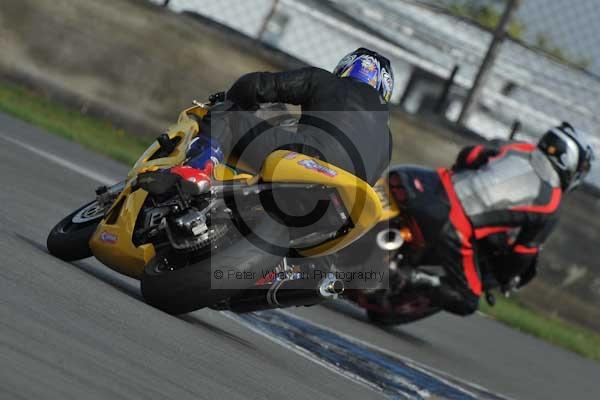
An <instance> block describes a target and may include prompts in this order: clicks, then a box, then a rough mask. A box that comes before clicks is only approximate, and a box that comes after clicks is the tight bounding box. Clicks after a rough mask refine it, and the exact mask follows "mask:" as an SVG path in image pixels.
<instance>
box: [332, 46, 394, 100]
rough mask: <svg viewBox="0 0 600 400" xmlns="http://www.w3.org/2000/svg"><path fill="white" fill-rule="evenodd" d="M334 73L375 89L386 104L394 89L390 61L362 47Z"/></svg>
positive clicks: (342, 62) (344, 60)
mask: <svg viewBox="0 0 600 400" xmlns="http://www.w3.org/2000/svg"><path fill="white" fill-rule="evenodd" d="M333 73H334V74H335V75H337V76H339V77H341V78H353V79H356V80H358V81H360V82H364V83H366V84H368V85H370V86H372V87H374V88H375V89H376V90H377V91H378V92H379V93H380V94H381V96H382V97H383V99H384V100H385V101H386V102H389V101H390V99H391V97H392V91H393V89H394V73H393V72H392V65H391V63H390V60H388V59H387V58H385V57H384V56H382V55H381V54H379V53H377V52H375V51H371V50H369V49H365V48H363V47H361V48H360V49H357V50H355V51H353V52H352V53H350V54H348V55H347V56H345V57H344V58H342V60H341V61H340V62H339V63H338V65H337V67H335V69H334V70H333Z"/></svg>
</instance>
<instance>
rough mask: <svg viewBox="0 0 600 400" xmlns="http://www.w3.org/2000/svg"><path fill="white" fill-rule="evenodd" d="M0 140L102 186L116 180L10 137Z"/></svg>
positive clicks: (2, 136)
mask: <svg viewBox="0 0 600 400" xmlns="http://www.w3.org/2000/svg"><path fill="white" fill-rule="evenodd" d="M0 139H2V140H6V141H7V142H9V143H12V144H15V145H17V146H19V147H21V148H23V149H25V150H28V151H30V152H32V153H35V154H37V155H38V156H40V157H43V158H45V159H46V160H48V161H51V162H53V163H55V164H58V165H60V166H61V167H64V168H66V169H68V170H70V171H73V172H76V173H78V174H79V175H82V176H85V177H86V178H90V179H92V180H94V181H96V182H99V183H101V184H103V185H111V184H113V183H115V182H116V181H117V180H116V179H114V178H110V177H108V176H106V175H103V174H100V173H98V172H95V171H92V170H91V169H89V168H86V167H83V166H81V165H77V164H75V163H73V162H71V161H69V160H66V159H64V158H62V157H60V156H57V155H55V154H52V153H49V152H47V151H45V150H42V149H38V148H37V147H34V146H32V145H30V144H27V143H25V142H22V141H20V140H18V139H14V138H12V137H7V136H4V135H0Z"/></svg>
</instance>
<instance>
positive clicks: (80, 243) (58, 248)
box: [46, 201, 103, 261]
mask: <svg viewBox="0 0 600 400" xmlns="http://www.w3.org/2000/svg"><path fill="white" fill-rule="evenodd" d="M96 203H97V202H96V201H92V202H90V203H88V204H86V205H84V206H83V207H80V208H78V209H77V210H76V211H74V212H72V213H71V214H69V215H68V216H66V217H65V218H63V219H62V220H61V221H60V222H59V223H58V224H57V225H56V226H55V227H54V228H52V230H51V231H50V234H49V235H48V239H47V240H46V247H47V248H48V252H49V253H50V254H52V255H53V256H55V257H57V258H60V259H61V260H64V261H77V260H82V259H84V258H88V257H91V256H92V250H91V249H90V246H89V241H90V238H91V237H92V235H93V234H94V232H95V231H96V228H97V227H98V223H99V222H100V220H101V219H102V215H103V214H102V213H100V214H98V215H97V217H95V218H92V219H90V220H88V221H85V222H74V217H75V216H77V215H78V214H80V212H81V211H82V210H86V209H88V208H90V207H91V206H92V205H94V204H96Z"/></svg>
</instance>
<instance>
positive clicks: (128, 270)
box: [89, 106, 206, 278]
mask: <svg viewBox="0 0 600 400" xmlns="http://www.w3.org/2000/svg"><path fill="white" fill-rule="evenodd" d="M191 114H195V115H196V116H198V117H200V118H201V117H203V116H204V115H205V114H206V110H204V109H203V108H202V107H198V106H197V107H192V108H190V109H187V110H185V111H184V112H182V113H181V114H180V115H179V119H178V121H177V124H175V125H173V126H171V127H170V128H169V130H168V132H167V134H168V135H169V137H170V138H171V139H173V138H175V137H179V138H180V141H179V143H178V144H177V145H176V147H175V149H174V151H173V152H172V153H171V154H170V155H169V156H167V157H162V158H158V159H155V160H150V158H151V157H152V155H154V153H156V151H157V150H159V144H158V143H157V142H154V143H153V144H152V145H150V147H148V149H147V150H146V151H145V152H144V154H142V156H141V157H140V159H139V160H138V161H137V162H136V163H135V165H134V166H133V168H132V169H131V171H129V174H128V176H127V178H128V182H127V185H126V187H125V189H124V190H123V192H122V193H121V194H120V195H119V197H118V198H117V200H116V201H115V202H114V205H113V207H112V209H111V210H110V211H109V212H108V213H107V217H106V218H105V219H103V220H102V221H101V222H100V224H99V225H98V228H97V229H96V232H95V233H94V235H93V236H92V238H91V239H90V242H89V244H90V248H91V249H92V252H93V253H94V256H95V257H96V258H98V259H99V260H100V261H101V262H102V263H104V264H106V265H107V266H108V267H110V268H112V269H114V270H116V271H118V272H120V273H122V274H125V275H128V276H130V277H133V278H139V277H140V276H141V275H142V271H143V270H144V266H145V265H146V263H148V261H150V259H152V257H154V255H155V251H154V246H153V245H152V244H144V245H141V246H139V247H136V246H135V245H134V244H133V241H132V236H133V231H134V229H135V222H136V220H137V217H138V215H139V213H140V210H141V209H142V206H143V204H144V201H145V200H146V196H147V193H146V192H145V191H143V190H137V191H135V192H133V193H132V192H131V182H132V179H133V178H135V177H136V176H137V175H138V174H139V173H141V172H146V171H155V170H158V169H161V168H169V167H172V166H175V165H179V164H181V163H182V162H183V161H184V160H185V154H186V151H187V148H188V146H189V144H190V142H191V141H192V140H193V138H194V137H195V136H196V134H197V133H198V129H199V128H198V123H197V122H196V121H195V120H194V119H192V118H190V115H191ZM119 204H122V207H119ZM109 222H110V223H109Z"/></svg>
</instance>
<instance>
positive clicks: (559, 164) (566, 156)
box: [538, 122, 594, 191]
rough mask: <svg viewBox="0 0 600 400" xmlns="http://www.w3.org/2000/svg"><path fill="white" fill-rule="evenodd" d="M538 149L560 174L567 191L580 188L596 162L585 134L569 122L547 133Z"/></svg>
mask: <svg viewBox="0 0 600 400" xmlns="http://www.w3.org/2000/svg"><path fill="white" fill-rule="evenodd" d="M538 148H539V149H540V150H541V151H542V152H544V154H546V156H547V157H548V159H549V160H550V162H551V163H552V165H553V166H554V169H555V170H556V172H558V175H559V176H560V180H561V184H562V187H563V190H565V191H570V190H573V189H574V188H576V187H577V186H579V185H580V184H581V182H582V181H583V179H584V178H585V176H586V175H587V174H588V172H590V168H591V164H592V161H593V160H594V152H593V150H592V146H591V144H590V143H589V141H588V140H587V137H586V135H585V134H583V133H582V132H580V131H578V130H576V129H575V128H573V127H572V126H571V125H570V124H569V123H567V122H563V123H562V125H561V126H557V127H556V128H552V129H550V130H549V131H548V132H546V133H545V134H544V136H542V138H541V139H540V141H539V142H538Z"/></svg>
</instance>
